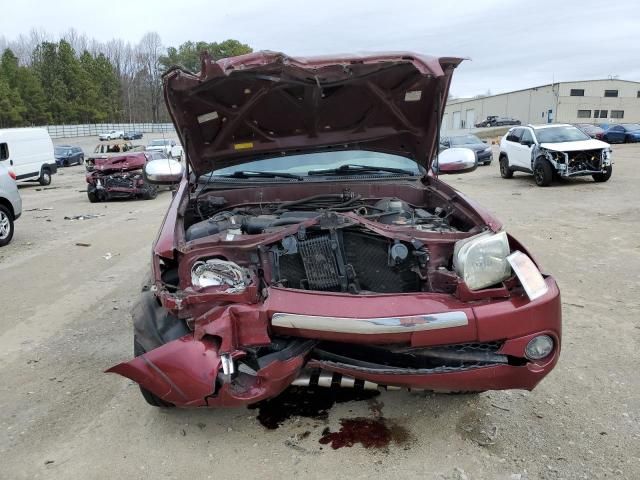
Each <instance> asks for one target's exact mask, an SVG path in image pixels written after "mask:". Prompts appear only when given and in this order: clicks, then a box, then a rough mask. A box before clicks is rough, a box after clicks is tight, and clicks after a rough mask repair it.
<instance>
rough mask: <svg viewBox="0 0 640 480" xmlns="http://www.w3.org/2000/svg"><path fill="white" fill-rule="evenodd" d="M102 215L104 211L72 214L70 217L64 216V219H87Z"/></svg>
mask: <svg viewBox="0 0 640 480" xmlns="http://www.w3.org/2000/svg"><path fill="white" fill-rule="evenodd" d="M98 217H104V213H85V214H84V215H73V216H71V217H64V219H65V220H71V221H74V220H89V219H91V218H98Z"/></svg>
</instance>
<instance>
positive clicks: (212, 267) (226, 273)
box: [191, 258, 250, 293]
mask: <svg viewBox="0 0 640 480" xmlns="http://www.w3.org/2000/svg"><path fill="white" fill-rule="evenodd" d="M249 282H250V278H249V275H248V273H247V272H246V270H245V269H243V268H242V267H241V266H240V265H237V264H235V263H233V262H228V261H227V260H221V259H219V258H212V259H210V260H207V261H205V262H203V261H198V262H196V263H194V264H193V267H191V284H192V285H193V286H194V287H198V288H205V287H222V288H224V289H225V292H226V293H237V292H241V291H243V290H244V289H245V288H247V285H248V284H249Z"/></svg>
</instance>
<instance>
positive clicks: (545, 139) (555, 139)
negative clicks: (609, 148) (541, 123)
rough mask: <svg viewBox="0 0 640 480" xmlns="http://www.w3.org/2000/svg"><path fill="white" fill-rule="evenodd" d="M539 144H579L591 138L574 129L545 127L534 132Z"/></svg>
mask: <svg viewBox="0 0 640 480" xmlns="http://www.w3.org/2000/svg"><path fill="white" fill-rule="evenodd" d="M536 137H538V142H540V143H560V142H579V141H582V140H590V139H591V137H589V135H587V134H586V133H584V132H583V131H582V130H580V129H578V128H576V127H547V128H540V129H538V130H536Z"/></svg>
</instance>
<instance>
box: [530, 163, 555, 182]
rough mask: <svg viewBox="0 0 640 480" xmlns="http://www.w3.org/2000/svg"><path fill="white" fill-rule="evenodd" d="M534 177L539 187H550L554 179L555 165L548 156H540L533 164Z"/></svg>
mask: <svg viewBox="0 0 640 480" xmlns="http://www.w3.org/2000/svg"><path fill="white" fill-rule="evenodd" d="M533 178H534V180H535V181H536V185H538V186H539V187H548V186H549V185H551V182H552V181H553V167H552V166H551V164H550V163H549V160H547V159H546V158H539V159H538V160H537V161H536V163H535V165H534V166H533Z"/></svg>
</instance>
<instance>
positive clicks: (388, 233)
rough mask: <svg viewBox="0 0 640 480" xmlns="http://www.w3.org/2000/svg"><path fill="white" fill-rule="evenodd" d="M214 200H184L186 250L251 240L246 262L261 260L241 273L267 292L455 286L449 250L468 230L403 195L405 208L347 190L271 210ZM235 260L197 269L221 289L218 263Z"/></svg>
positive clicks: (448, 209)
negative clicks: (273, 289)
mask: <svg viewBox="0 0 640 480" xmlns="http://www.w3.org/2000/svg"><path fill="white" fill-rule="evenodd" d="M220 193H221V192H216V194H211V195H202V196H196V197H195V198H192V199H191V202H190V204H189V205H190V208H189V209H188V210H187V212H186V214H185V224H184V225H185V231H184V238H185V240H186V241H187V242H195V241H199V240H202V241H206V242H208V241H212V242H213V243H218V242H220V241H222V242H223V243H224V244H225V248H232V247H228V246H229V245H233V243H234V241H238V242H240V244H244V243H246V242H247V241H250V240H249V239H251V238H254V239H255V240H254V241H250V242H251V244H255V243H254V242H257V243H258V244H259V248H258V251H257V252H255V253H256V255H257V257H259V258H261V260H260V261H259V262H253V264H252V265H243V266H244V267H246V268H247V269H248V270H251V271H253V272H256V273H258V276H259V277H261V278H262V280H263V281H264V283H265V284H266V285H273V286H278V287H282V288H292V289H302V290H314V291H326V292H344V293H351V294H372V293H409V292H421V291H439V292H449V293H450V292H451V291H452V290H453V289H454V288H455V283H456V276H455V273H454V272H453V271H452V266H451V261H452V260H451V259H452V255H453V244H454V243H455V241H456V240H457V239H459V238H463V237H466V236H468V235H469V232H470V231H471V230H472V229H474V224H473V223H471V222H470V221H469V219H466V218H465V217H464V216H462V215H460V213H459V212H458V210H456V208H455V207H454V206H453V205H451V204H447V203H446V202H442V203H440V204H439V205H435V204H434V203H435V202H431V205H430V206H426V205H428V204H429V202H420V203H418V202H416V201H415V200H416V197H417V196H416V195H414V196H413V197H412V196H411V195H410V194H408V195H406V196H405V198H411V200H413V201H412V202H409V201H407V200H404V199H401V198H399V196H382V195H381V196H369V195H365V194H363V193H358V192H353V191H351V190H344V191H342V192H339V193H336V192H330V193H329V192H327V193H319V194H315V195H309V196H303V197H301V198H296V199H293V200H274V201H248V200H249V199H247V198H243V199H242V200H244V201H233V193H227V192H224V193H225V195H224V196H222V195H220ZM420 193H422V194H423V195H424V191H422V192H420ZM418 198H419V197H418ZM294 226H297V228H295V227H294ZM292 227H294V228H292ZM285 229H286V233H282V234H281V235H278V233H279V232H281V231H284V230H285ZM434 236H435V237H436V238H437V239H438V241H439V242H438V244H436V245H430V242H429V241H428V240H427V238H431V237H434ZM263 238H264V241H263V240H262V239H263ZM446 240H449V241H446ZM214 248H215V247H214ZM238 248H241V247H240V245H239V246H238ZM213 251H214V250H212V252H213ZM236 252H237V255H236V254H233V255H230V254H229V250H225V251H224V252H221V251H220V254H219V255H215V254H213V255H212V256H211V257H210V258H212V260H210V264H207V265H206V268H207V269H209V270H210V271H209V272H208V274H210V275H212V278H216V279H217V280H215V281H216V282H218V283H220V284H223V283H225V282H227V280H228V279H227V280H224V279H225V278H227V277H228V273H229V272H228V271H227V267H228V265H226V264H225V262H227V261H233V262H239V257H242V256H243V255H242V254H241V251H240V250H237V251H236ZM233 257H238V258H233ZM257 257H254V258H257ZM245 258H246V256H245ZM214 259H217V260H214ZM239 263H241V262H239ZM265 265H266V267H265ZM200 268H201V269H202V268H205V267H203V266H201V267H200ZM236 274H237V272H236ZM199 275H200V274H198V275H196V276H199ZM236 283H237V282H235V283H234V282H231V283H229V285H235V284H236ZM230 288H231V287H230Z"/></svg>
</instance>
